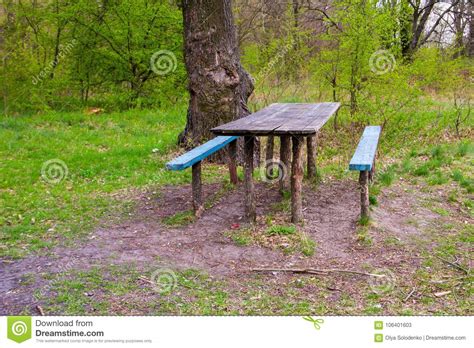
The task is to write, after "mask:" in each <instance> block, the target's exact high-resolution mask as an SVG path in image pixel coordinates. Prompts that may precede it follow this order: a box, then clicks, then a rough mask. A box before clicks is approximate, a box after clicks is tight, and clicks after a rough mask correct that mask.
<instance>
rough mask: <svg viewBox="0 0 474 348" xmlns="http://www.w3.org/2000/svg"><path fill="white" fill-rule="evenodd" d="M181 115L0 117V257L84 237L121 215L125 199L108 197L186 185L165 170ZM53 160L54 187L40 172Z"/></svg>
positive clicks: (180, 111)
mask: <svg viewBox="0 0 474 348" xmlns="http://www.w3.org/2000/svg"><path fill="white" fill-rule="evenodd" d="M185 112H186V111H185V108H184V107H177V108H175V109H170V110H161V111H151V110H148V111H145V110H142V111H128V112H124V113H115V114H104V115H93V116H86V115H84V114H81V113H51V114H46V115H36V116H28V117H0V139H2V141H1V142H0V158H1V161H0V242H1V243H0V257H2V256H9V257H20V256H23V255H25V254H27V253H28V252H30V251H33V250H38V249H42V248H44V247H50V246H52V245H54V243H56V241H57V240H58V237H66V238H68V237H77V236H83V235H85V234H86V233H87V231H89V230H90V229H91V228H92V227H93V226H94V225H95V224H97V222H98V221H99V220H100V219H101V217H103V216H104V215H106V214H110V213H111V212H116V215H123V212H125V211H127V210H128V209H129V208H130V205H131V199H129V198H127V194H123V195H122V194H120V195H119V196H120V198H117V197H115V195H113V194H114V193H120V192H126V190H129V189H132V190H133V189H136V188H139V187H146V186H147V185H157V186H159V185H163V184H179V183H184V182H189V181H190V171H181V172H169V171H166V170H164V164H165V162H166V160H167V159H168V158H170V156H169V152H170V151H171V150H173V149H176V145H175V144H176V137H177V135H178V133H179V132H180V131H181V130H182V128H183V126H184V121H185ZM52 159H60V160H61V161H63V162H64V163H65V165H66V166H67V170H68V175H67V176H66V177H64V179H63V180H61V181H60V182H59V183H56V184H55V183H50V182H47V181H45V180H43V178H42V175H41V169H42V166H43V164H44V163H45V162H46V161H48V160H52ZM205 173H206V174H205V175H207V176H208V177H209V176H211V175H213V173H212V171H205ZM214 175H215V174H214Z"/></svg>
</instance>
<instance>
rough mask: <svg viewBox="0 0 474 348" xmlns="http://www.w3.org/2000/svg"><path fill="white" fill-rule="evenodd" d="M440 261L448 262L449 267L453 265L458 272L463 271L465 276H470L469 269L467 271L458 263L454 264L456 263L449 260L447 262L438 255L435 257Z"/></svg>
mask: <svg viewBox="0 0 474 348" xmlns="http://www.w3.org/2000/svg"><path fill="white" fill-rule="evenodd" d="M435 256H436V257H437V258H438V259H440V260H441V261H444V262H446V263H447V264H448V265H451V266H453V267H454V268H457V269H458V270H460V271H463V272H464V273H465V274H469V271H468V270H467V269H465V268H464V267H462V266H460V265H458V264H457V263H454V262H451V261H449V260H446V259H443V258H442V257H441V256H438V255H435Z"/></svg>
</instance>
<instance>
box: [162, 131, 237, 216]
mask: <svg viewBox="0 0 474 348" xmlns="http://www.w3.org/2000/svg"><path fill="white" fill-rule="evenodd" d="M237 139H238V137H237V136H218V137H215V138H214V139H212V140H210V141H208V142H207V143H204V144H202V145H200V146H198V147H195V148H194V149H192V150H191V151H189V152H186V153H185V154H183V155H181V156H179V157H176V158H175V159H174V160H172V161H170V162H168V163H167V164H166V168H168V169H169V170H183V169H186V168H189V167H192V175H193V176H192V189H193V208H194V214H195V215H196V216H197V217H199V216H201V214H202V212H203V211H204V204H203V200H202V181H201V161H202V160H203V159H205V158H207V157H209V156H210V155H212V154H213V153H215V152H217V151H219V150H220V149H222V148H224V147H225V146H227V145H229V172H230V181H231V182H232V183H233V184H234V185H235V184H237V182H238V178H237V162H236V158H237Z"/></svg>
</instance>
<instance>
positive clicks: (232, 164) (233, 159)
mask: <svg viewBox="0 0 474 348" xmlns="http://www.w3.org/2000/svg"><path fill="white" fill-rule="evenodd" d="M229 175H230V182H231V183H232V184H234V185H237V184H238V182H239V178H238V176H237V140H234V141H232V142H231V143H230V144H229Z"/></svg>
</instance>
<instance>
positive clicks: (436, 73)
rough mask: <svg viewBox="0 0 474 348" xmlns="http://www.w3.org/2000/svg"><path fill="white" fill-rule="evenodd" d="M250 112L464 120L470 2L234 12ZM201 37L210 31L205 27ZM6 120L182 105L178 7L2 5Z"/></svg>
mask: <svg viewBox="0 0 474 348" xmlns="http://www.w3.org/2000/svg"><path fill="white" fill-rule="evenodd" d="M233 5H234V15H235V20H236V24H237V27H238V42H239V47H240V50H241V55H242V56H241V60H242V63H243V65H244V67H245V69H246V70H247V71H249V73H250V74H251V75H252V77H253V79H254V82H255V87H256V88H255V92H254V94H253V95H252V97H251V99H250V106H251V108H253V109H255V108H259V107H261V106H264V105H267V104H269V103H271V102H274V101H283V100H284V101H302V100H307V101H333V100H334V101H340V102H341V103H342V104H343V106H344V108H343V109H342V110H344V112H347V113H348V114H350V116H351V117H352V119H353V120H354V121H357V120H359V119H360V118H363V119H365V118H367V117H370V116H371V115H377V117H379V118H382V121H385V122H386V121H387V120H388V119H389V118H390V116H391V115H392V114H394V113H398V112H401V111H403V110H405V109H407V108H410V109H413V108H416V106H417V104H418V103H420V102H426V101H427V100H436V101H437V102H443V103H449V105H451V106H452V110H453V111H452V112H453V113H454V115H453V117H454V122H455V123H456V122H457V123H459V124H458V126H460V125H461V124H462V121H463V118H465V117H466V116H467V114H468V112H467V110H469V113H470V104H471V98H472V86H473V83H472V82H473V80H472V79H473V77H472V76H473V75H472V72H473V65H472V57H473V56H474V39H473V36H474V30H473V21H472V20H471V19H472V16H473V7H474V5H473V2H472V1H470V0H450V1H438V0H392V1H387V0H382V1H372V0H332V1H325V0H323V1H311V0H307V1H306V0H291V1H290V0H271V1H268V0H236V1H234V4H233ZM202 25H203V26H205V25H206V23H205V21H203V24H202ZM0 33H1V36H0V57H1V62H0V78H1V87H0V89H1V90H0V94H1V101H0V104H1V109H0V110H2V112H3V113H4V114H7V115H17V114H21V113H36V112H49V111H70V110H83V109H86V110H87V109H90V108H93V109H99V110H105V111H115V110H124V109H129V108H161V107H167V106H170V105H173V104H177V103H187V100H188V97H187V88H186V86H187V81H186V79H187V77H186V70H185V65H184V58H183V55H184V54H183V19H182V11H181V8H180V4H179V2H177V1H171V0H165V1H153V0H78V1H68V0H27V1H14V0H3V1H2V3H1V7H0Z"/></svg>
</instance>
